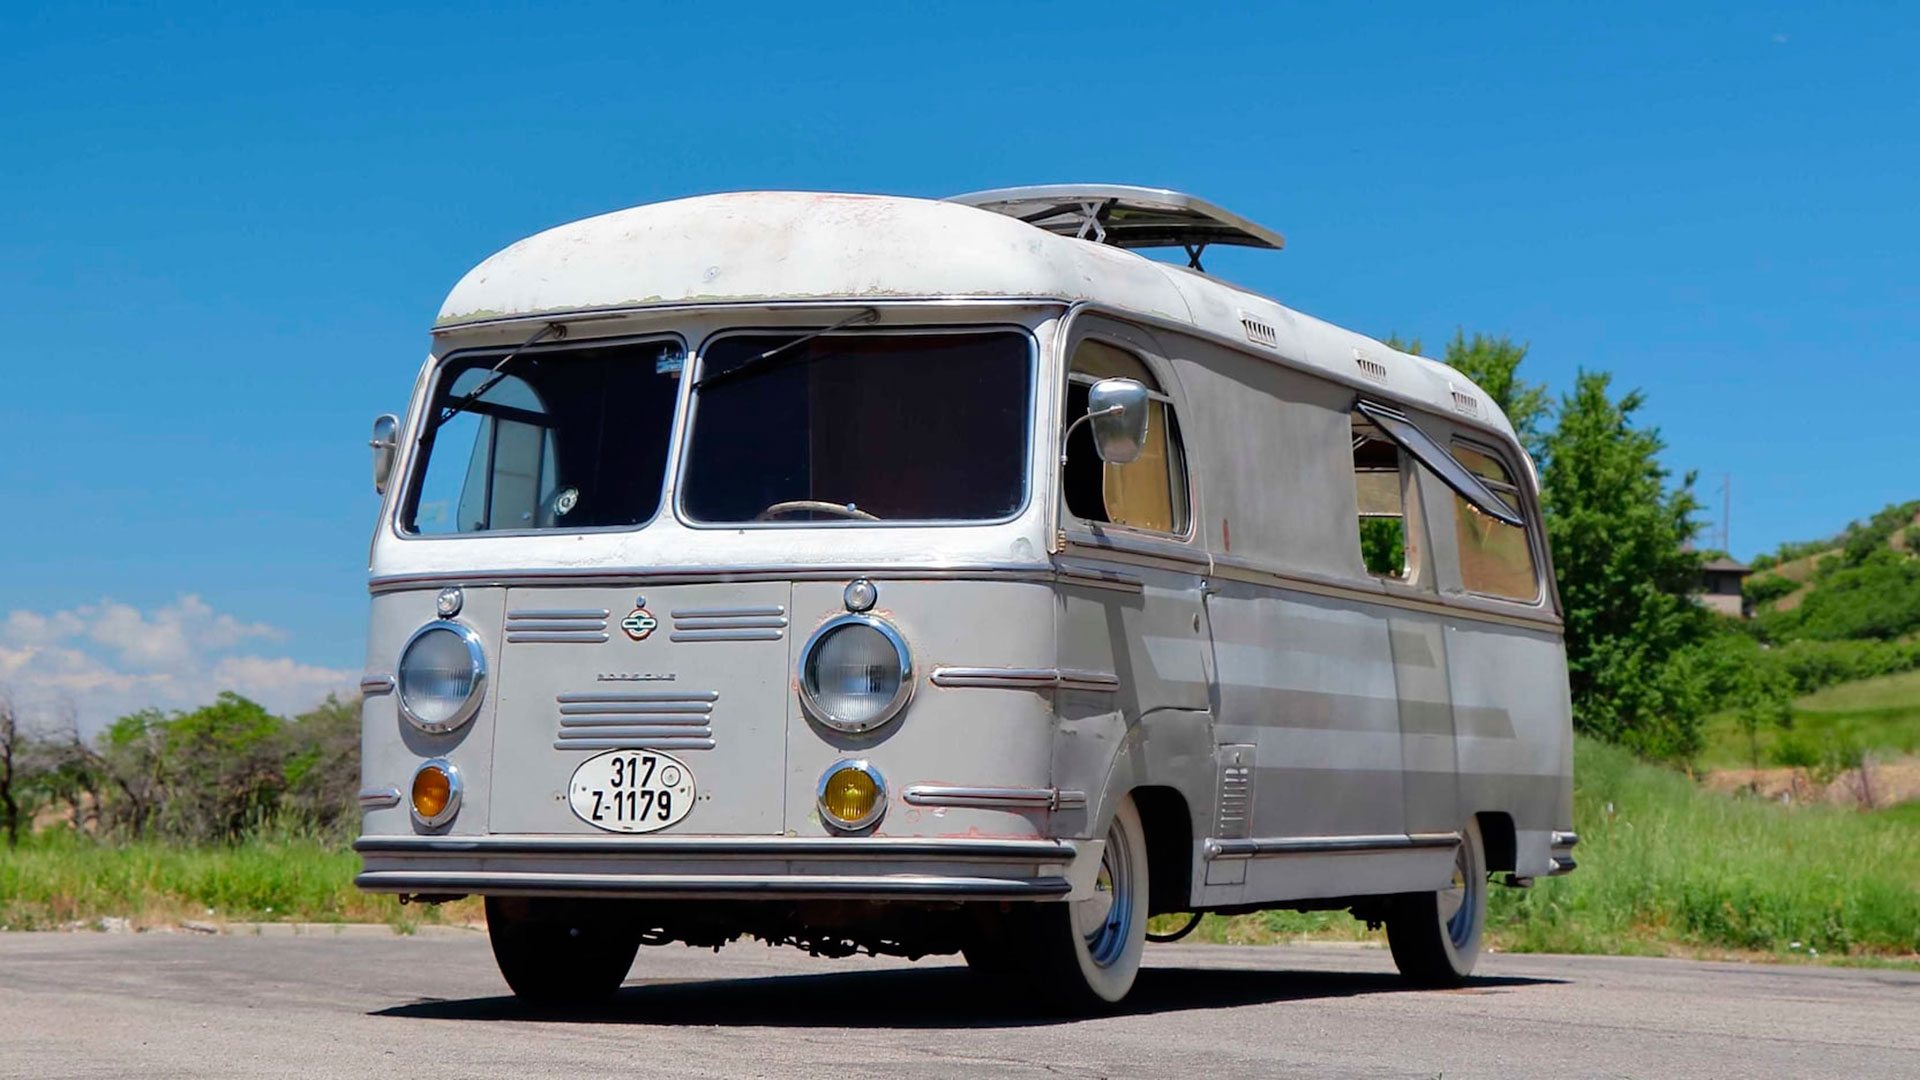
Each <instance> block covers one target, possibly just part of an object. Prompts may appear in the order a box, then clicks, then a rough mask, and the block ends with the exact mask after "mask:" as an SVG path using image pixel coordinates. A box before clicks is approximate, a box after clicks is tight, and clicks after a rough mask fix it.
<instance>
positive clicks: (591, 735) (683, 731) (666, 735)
mask: <svg viewBox="0 0 1920 1080" xmlns="http://www.w3.org/2000/svg"><path fill="white" fill-rule="evenodd" d="M582 739H647V740H656V739H679V740H697V741H701V742H705V743H706V744H707V746H709V747H711V746H712V745H713V730H712V729H711V728H709V727H708V726H707V725H705V724H633V725H624V724H604V725H591V726H587V727H575V726H569V725H566V724H564V723H563V724H562V726H561V728H560V735H559V740H560V741H561V742H564V743H576V742H579V741H581V740H582Z"/></svg>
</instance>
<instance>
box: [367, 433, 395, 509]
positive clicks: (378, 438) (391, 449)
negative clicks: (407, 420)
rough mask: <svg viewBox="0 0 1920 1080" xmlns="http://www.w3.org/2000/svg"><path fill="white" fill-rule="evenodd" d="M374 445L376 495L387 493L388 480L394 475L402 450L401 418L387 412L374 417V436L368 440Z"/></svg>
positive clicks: (374, 488) (374, 489) (369, 444)
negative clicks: (396, 462) (394, 468)
mask: <svg viewBox="0 0 1920 1080" xmlns="http://www.w3.org/2000/svg"><path fill="white" fill-rule="evenodd" d="M367 445H368V446H371V447H373V491H374V494H376V495H385V494H386V493H387V481H388V480H389V479H390V478H392V476H393V462H394V459H395V458H396V457H398V456H399V451H400V418H399V417H397V416H395V415H393V414H392V413H387V414H385V415H384V416H376V417H374V419H373V438H371V439H368V440H367Z"/></svg>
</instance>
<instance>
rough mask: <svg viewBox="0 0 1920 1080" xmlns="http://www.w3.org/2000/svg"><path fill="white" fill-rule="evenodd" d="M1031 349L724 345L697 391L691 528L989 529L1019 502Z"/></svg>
mask: <svg viewBox="0 0 1920 1080" xmlns="http://www.w3.org/2000/svg"><path fill="white" fill-rule="evenodd" d="M1032 394H1033V350H1032V341H1031V339H1030V338H1029V337H1028V336H1027V335H1025V334H1023V333H1018V332H1014V331H1002V330H996V331H987V332H972V333H965V332H950V333H928V334H826V335H821V336H816V337H811V338H806V337H801V336H799V335H795V334H792V333H785V334H761V333H748V334H732V335H729V336H726V337H723V338H720V339H718V340H716V341H714V342H713V343H712V344H711V345H709V346H707V348H706V352H705V355H704V356H703V358H702V360H701V363H700V381H699V382H697V383H696V384H694V399H695V404H694V414H693V423H692V430H691V432H690V433H689V435H688V440H687V454H686V457H687V464H686V468H685V479H684V482H683V484H682V485H681V507H682V509H683V510H684V511H685V513H686V515H687V516H688V517H689V518H690V519H692V520H694V521H698V522H704V523H725V524H744V523H750V522H781V521H784V522H811V521H855V522H898V521H994V520H1000V519H1004V518H1008V517H1011V516H1012V515H1014V514H1016V513H1018V512H1019V510H1020V508H1021V507H1022V506H1023V505H1024V504H1025V502H1026V490H1027V485H1026V477H1027V443H1028V430H1029V429H1028V418H1029V416H1030V415H1031V407H1030V404H1029V403H1030V401H1031V399H1032Z"/></svg>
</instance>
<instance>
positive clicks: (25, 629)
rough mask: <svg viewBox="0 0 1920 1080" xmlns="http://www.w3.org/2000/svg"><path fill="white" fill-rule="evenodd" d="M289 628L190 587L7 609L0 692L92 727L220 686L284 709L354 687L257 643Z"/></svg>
mask: <svg viewBox="0 0 1920 1080" xmlns="http://www.w3.org/2000/svg"><path fill="white" fill-rule="evenodd" d="M286 636H287V635H286V633H285V632H284V631H282V630H280V629H278V628H277V627H273V626H269V625H267V624H265V623H249V622H244V621H242V620H240V619H237V618H234V617H233V616H231V615H227V614H224V613H221V612H216V611H214V610H213V608H212V607H211V606H210V605H209V604H207V602H206V601H204V600H202V599H201V598H200V597H198V596H193V595H191V594H189V595H186V596H182V597H180V598H179V599H178V600H176V601H174V602H173V603H171V604H164V605H161V606H160V607H157V608H152V609H150V610H147V611H141V610H140V609H138V608H136V607H134V606H132V605H130V604H123V603H118V602H115V601H112V600H102V601H101V602H100V603H98V604H83V605H81V606H80V607H77V608H73V609H70V610H66V611H53V612H45V613H43V612H37V611H24V610H19V611H12V612H9V613H8V614H7V616H6V619H5V621H4V622H0V690H4V691H5V692H6V693H8V694H9V695H10V696H12V698H13V699H14V702H15V704H16V705H17V706H18V707H19V709H20V711H21V713H22V714H23V715H24V716H26V717H28V718H29V719H33V718H36V717H39V718H42V719H43V720H51V719H55V718H58V717H60V716H62V715H64V714H66V713H69V712H71V713H72V714H73V715H75V716H76V718H77V719H78V722H79V724H80V728H81V731H82V732H83V733H89V734H90V733H92V732H94V731H97V730H99V729H100V728H102V727H104V726H105V725H106V724H108V723H110V722H111V721H112V720H113V719H114V718H115V717H117V716H122V715H125V714H126V713H129V712H133V711H134V710H137V709H142V708H147V707H149V706H151V707H155V708H160V709H190V708H193V707H195V706H198V705H203V704H205V703H207V702H209V701H212V700H213V698H214V696H215V695H217V694H218V693H219V692H220V691H222V690H233V691H235V692H237V693H240V694H244V695H246V696H247V697H250V698H252V699H254V700H255V701H258V702H260V703H261V704H263V705H265V706H266V707H267V708H269V709H272V710H273V711H275V712H281V713H291V712H297V711H300V710H302V709H305V708H307V707H309V706H311V705H313V704H315V703H316V702H318V701H319V700H320V699H321V698H323V697H325V696H326V695H327V694H328V693H329V692H346V691H350V690H351V689H352V687H353V684H354V682H355V675H354V673H353V672H351V671H341V670H336V669H333V668H325V667H319V666H316V665H313V664H306V663H302V662H300V661H298V660H294V659H292V658H289V657H273V656H261V655H258V653H257V652H256V651H254V650H256V649H258V648H259V646H261V645H262V644H264V643H268V642H274V641H280V640H284V639H285V638H286Z"/></svg>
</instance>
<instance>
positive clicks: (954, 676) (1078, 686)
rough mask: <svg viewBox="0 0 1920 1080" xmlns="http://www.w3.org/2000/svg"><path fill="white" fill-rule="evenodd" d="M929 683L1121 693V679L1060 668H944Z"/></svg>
mask: <svg viewBox="0 0 1920 1080" xmlns="http://www.w3.org/2000/svg"><path fill="white" fill-rule="evenodd" d="M927 681H928V682H930V683H932V684H933V685H935V686H943V687H950V688H958V687H978V688H983V689H991V690H1051V689H1055V688H1059V689H1063V690H1092V691H1096V692H1108V693H1111V692H1113V691H1117V690H1119V689H1120V677H1119V676H1117V675H1114V674H1113V673H1111V672H1106V671H1074V670H1071V669H1067V670H1063V669H1059V668H995V667H955V666H951V665H949V666H944V667H937V668H934V669H933V672H932V674H930V675H928V676H927Z"/></svg>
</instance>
